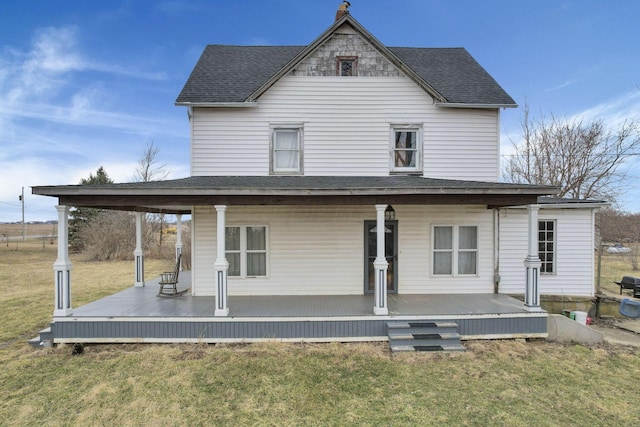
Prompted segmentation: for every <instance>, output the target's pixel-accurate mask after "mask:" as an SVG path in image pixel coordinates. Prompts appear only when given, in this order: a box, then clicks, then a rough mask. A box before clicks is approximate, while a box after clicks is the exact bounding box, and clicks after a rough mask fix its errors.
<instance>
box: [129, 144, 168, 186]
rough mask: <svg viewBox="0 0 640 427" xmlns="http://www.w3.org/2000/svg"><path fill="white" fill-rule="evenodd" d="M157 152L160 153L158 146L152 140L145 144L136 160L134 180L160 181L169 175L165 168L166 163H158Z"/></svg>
mask: <svg viewBox="0 0 640 427" xmlns="http://www.w3.org/2000/svg"><path fill="white" fill-rule="evenodd" d="M158 154H160V148H159V147H158V146H157V145H156V144H155V143H154V142H153V141H151V142H148V143H147V144H146V145H145V147H144V151H143V153H142V157H141V158H140V160H138V166H137V167H136V173H135V176H134V181H137V182H151V181H160V180H163V179H165V178H166V177H167V176H169V172H168V171H167V170H166V167H167V165H165V164H159V161H158Z"/></svg>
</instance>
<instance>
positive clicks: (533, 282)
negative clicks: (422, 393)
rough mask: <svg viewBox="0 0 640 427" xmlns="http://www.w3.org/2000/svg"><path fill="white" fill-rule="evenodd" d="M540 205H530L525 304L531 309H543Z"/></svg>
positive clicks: (528, 208) (528, 209) (525, 264)
mask: <svg viewBox="0 0 640 427" xmlns="http://www.w3.org/2000/svg"><path fill="white" fill-rule="evenodd" d="M539 209H540V206H538V205H529V206H528V207H527V211H528V214H529V245H528V252H527V257H526V258H525V260H524V266H525V268H526V270H527V279H526V287H525V293H524V305H525V306H526V307H527V309H528V310H529V311H541V310H542V308H541V307H540V287H539V279H540V267H541V266H542V262H541V261H540V258H539V256H538V211H539Z"/></svg>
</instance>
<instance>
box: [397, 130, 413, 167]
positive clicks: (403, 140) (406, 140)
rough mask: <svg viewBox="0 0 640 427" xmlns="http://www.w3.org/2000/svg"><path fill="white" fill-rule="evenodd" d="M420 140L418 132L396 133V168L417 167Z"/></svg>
mask: <svg viewBox="0 0 640 427" xmlns="http://www.w3.org/2000/svg"><path fill="white" fill-rule="evenodd" d="M417 150H418V138H417V132H416V131H396V132H395V142H394V164H395V166H396V167H404V168H407V167H411V168H415V167H416V158H417V156H416V154H417Z"/></svg>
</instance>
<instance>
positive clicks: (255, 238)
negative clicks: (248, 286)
mask: <svg viewBox="0 0 640 427" xmlns="http://www.w3.org/2000/svg"><path fill="white" fill-rule="evenodd" d="M225 246H226V248H225V249H226V252H225V255H226V257H227V261H228V262H229V271H228V272H227V274H228V275H229V276H230V277H260V276H266V275H267V228H266V227H264V226H237V227H227V228H226V230H225Z"/></svg>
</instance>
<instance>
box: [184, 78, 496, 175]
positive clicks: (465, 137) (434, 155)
mask: <svg viewBox="0 0 640 427" xmlns="http://www.w3.org/2000/svg"><path fill="white" fill-rule="evenodd" d="M278 122H280V123H283V122H289V123H291V122H294V123H302V124H303V125H304V174H305V175H315V176H327V175H334V176H348V175H351V176H357V175H360V176H382V175H389V173H390V162H389V129H390V126H391V125H393V124H398V123H411V124H416V125H421V126H422V140H423V155H422V159H421V160H422V169H423V174H424V176H427V177H433V178H448V179H469V180H480V181H497V180H498V157H499V156H498V154H499V153H498V146H499V136H498V129H499V126H498V112H497V111H496V110H471V109H454V108H442V107H437V106H435V105H434V104H433V100H432V98H431V97H430V96H429V95H428V94H427V93H426V92H424V90H422V89H421V88H419V87H418V86H416V84H415V83H414V82H413V81H411V80H410V79H408V78H406V77H352V78H348V79H345V78H343V77H304V76H286V77H284V78H282V79H281V80H280V81H279V82H278V83H276V84H275V85H274V86H273V87H272V88H270V89H269V90H268V91H267V92H266V93H265V94H264V95H263V96H262V97H261V98H260V99H259V100H258V105H257V107H250V108H194V109H193V115H192V119H191V126H192V175H194V176H201V175H250V176H256V175H269V173H270V145H271V142H270V136H271V135H270V132H271V128H270V124H272V123H278Z"/></svg>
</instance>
